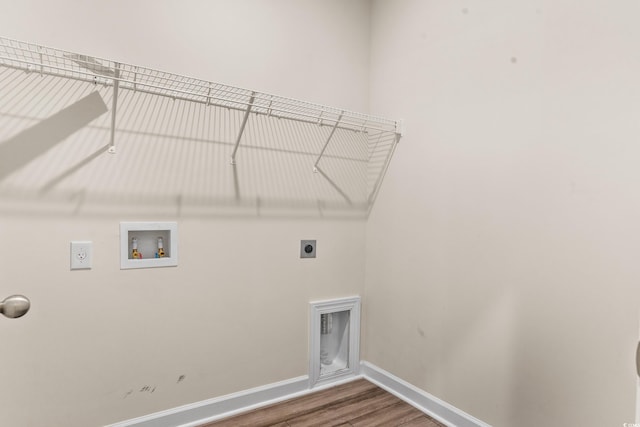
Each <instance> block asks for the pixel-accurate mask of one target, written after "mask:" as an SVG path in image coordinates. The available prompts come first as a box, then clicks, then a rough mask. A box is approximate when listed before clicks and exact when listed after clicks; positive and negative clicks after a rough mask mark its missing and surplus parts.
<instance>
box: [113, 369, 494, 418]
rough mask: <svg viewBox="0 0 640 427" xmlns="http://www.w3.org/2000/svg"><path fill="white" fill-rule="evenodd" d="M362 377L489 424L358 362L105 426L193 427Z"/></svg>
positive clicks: (445, 414) (437, 412)
mask: <svg viewBox="0 0 640 427" xmlns="http://www.w3.org/2000/svg"><path fill="white" fill-rule="evenodd" d="M357 378H365V379H367V380H369V381H371V382H372V383H374V384H376V385H377V386H379V387H381V388H383V389H385V390H387V391H388V392H389V393H391V394H393V395H395V396H397V397H399V398H400V399H402V400H404V401H405V402H407V403H409V404H410V405H412V406H415V407H416V408H418V409H420V410H421V411H423V412H425V413H426V414H429V415H430V416H431V417H433V418H435V419H436V420H438V421H440V422H442V423H444V424H446V425H448V426H451V427H491V426H490V425H489V424H486V423H484V422H482V421H480V420H478V419H476V418H474V417H472V416H471V415H469V414H466V413H464V412H463V411H461V410H459V409H457V408H455V407H453V406H451V405H449V404H448V403H446V402H444V401H442V400H440V399H438V398H437V397H435V396H432V395H430V394H429V393H427V392H425V391H423V390H420V389H419V388H417V387H414V386H413V385H411V384H409V383H407V382H406V381H404V380H401V379H400V378H398V377H396V376H394V375H393V374H391V373H389V372H387V371H385V370H383V369H381V368H378V367H377V366H375V365H373V364H371V363H368V362H364V361H363V362H361V363H360V375H358V376H353V377H350V378H347V379H342V380H339V381H335V382H332V383H328V384H323V385H322V386H318V387H314V388H313V389H310V388H309V377H308V376H306V375H305V376H302V377H297V378H292V379H290V380H285V381H281V382H277V383H273V384H268V385H265V386H261V387H256V388H252V389H249V390H245V391H241V392H238V393H233V394H228V395H226V396H221V397H217V398H214V399H209V400H204V401H202V402H196V403H192V404H189V405H184V406H179V407H177V408H173V409H169V410H166V411H162V412H156V413H154V414H150V415H145V416H143V417H139V418H134V419H131V420H127V421H122V422H119V423H115V424H111V425H108V426H106V427H196V426H198V425H201V424H204V423H207V422H211V421H215V420H219V419H222V418H226V417H230V416H232V415H236V414H238V413H241V412H245V411H250V410H252V409H257V408H260V407H263V406H266V405H271V404H273V403H277V402H281V401H283V400H287V399H291V398H294V397H299V396H303V395H305V394H308V393H312V392H315V391H318V390H322V389H325V388H328V387H333V386H335V385H337V384H342V383H346V382H349V381H353V380H355V379H357Z"/></svg>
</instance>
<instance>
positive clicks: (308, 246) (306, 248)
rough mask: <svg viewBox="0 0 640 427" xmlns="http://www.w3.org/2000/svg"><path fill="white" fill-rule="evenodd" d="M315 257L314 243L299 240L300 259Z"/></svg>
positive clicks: (313, 241)
mask: <svg viewBox="0 0 640 427" xmlns="http://www.w3.org/2000/svg"><path fill="white" fill-rule="evenodd" d="M315 257H316V241H315V240H300V258H315Z"/></svg>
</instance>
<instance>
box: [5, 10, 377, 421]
mask: <svg viewBox="0 0 640 427" xmlns="http://www.w3.org/2000/svg"><path fill="white" fill-rule="evenodd" d="M4 3H5V4H4V5H3V6H4V7H3V9H4V10H5V12H6V13H2V14H1V16H0V28H2V30H1V31H2V35H3V36H6V37H11V38H16V39H21V40H27V41H33V42H36V43H41V44H44V45H49V46H53V47H57V48H61V49H67V50H70V51H77V52H80V53H86V54H89V55H95V56H98V57H106V58H109V59H114V60H120V61H123V62H129V63H133V64H140V65H144V66H148V67H154V68H159V69H163V70H166V71H170V72H175V73H181V74H186V75H191V76H194V77H198V78H203V79H210V80H213V81H220V82H221V83H227V84H233V85H239V86H244V87H247V88H249V89H256V90H261V91H265V92H272V93H276V94H278V95H283V96H290V97H293V98H297V99H303V100H308V101H311V102H317V103H328V104H331V105H335V106H338V107H344V108H348V109H353V110H365V109H366V108H367V103H368V98H367V94H368V86H367V75H368V74H367V72H368V71H367V70H368V54H369V50H368V40H369V4H368V2H365V1H355V2H342V1H324V0H323V1H302V2H301V1H269V2H254V1H236V0H233V1H213V2H211V1H181V2H172V1H137V2H125V1H115V2H102V3H96V2H91V3H87V2H82V1H75V0H73V1H72V0H65V1H60V2H55V4H54V3H51V2H46V1H25V2H20V3H19V4H18V3H16V4H13V3H11V4H9V2H4ZM2 73H3V74H2V76H3V79H2V83H0V87H1V89H0V99H1V100H2V101H1V102H0V103H1V104H2V107H1V111H0V120H1V121H2V126H0V149H4V150H5V151H3V153H7V152H9V153H14V154H16V157H12V158H11V159H8V160H7V158H3V159H2V171H3V172H2V176H0V187H1V188H0V193H1V194H2V196H0V197H1V199H0V237H1V240H2V241H3V242H4V243H3V244H2V245H0V298H4V297H6V296H8V295H11V294H15V293H19V294H24V295H26V296H28V297H29V298H30V299H31V302H32V308H31V311H30V312H29V313H28V314H27V315H26V316H25V317H24V318H21V319H16V320H9V319H5V318H4V317H0V333H1V335H2V340H3V351H2V357H1V358H0V359H1V360H2V366H3V369H4V372H5V374H4V377H3V387H2V389H1V390H0V412H2V414H3V419H4V420H8V421H7V422H9V424H11V425H12V426H16V427H26V426H41V425H59V426H62V425H64V426H69V427H74V426H78V427H80V426H82V427H86V426H100V425H105V424H109V423H113V422H117V421H121V420H126V419H130V418H133V417H137V416H142V415H146V414H149V413H152V412H156V411H161V410H166V409H169V408H172V407H176V406H179V405H183V404H187V403H192V402H197V401H200V400H204V399H209V398H213V397H217V396H221V395H225V394H228V393H232V392H236V391H240V390H245V389H248V388H251V387H256V386H259V385H264V384H269V383H273V382H276V381H280V380H284V379H289V378H294V377H298V376H300V375H305V374H306V373H307V367H308V357H307V351H308V350H307V348H308V342H307V335H308V313H307V310H308V302H309V301H312V300H320V299H328V298H334V297H346V296H351V295H356V294H361V293H362V290H363V285H364V232H365V224H364V220H363V218H362V216H361V215H351V213H350V212H349V211H348V209H347V210H345V211H343V212H342V213H338V214H334V215H330V216H326V215H324V212H323V211H322V210H321V209H317V210H305V211H304V212H302V211H300V210H298V209H297V208H296V206H295V204H294V205H291V206H285V208H283V209H281V210H278V211H274V210H270V211H269V212H265V210H264V209H263V208H262V207H261V205H260V200H255V199H252V200H246V194H247V192H246V191H245V192H243V191H244V190H246V189H247V188H248V187H249V186H250V185H252V186H254V187H255V188H258V189H259V190H260V191H267V192H269V191H271V190H273V191H272V194H278V195H281V196H283V197H286V198H287V199H288V200H290V201H291V200H293V201H295V199H296V193H294V192H292V190H291V189H290V187H289V186H288V185H289V183H288V182H287V181H285V180H278V177H280V176H282V175H278V173H283V171H285V172H287V173H293V172H296V173H297V172H299V170H300V168H299V165H298V164H297V163H295V162H294V161H292V160H291V159H294V160H295V158H297V157H296V156H298V157H299V153H298V155H295V156H294V155H292V158H288V157H284V159H285V161H281V159H282V156H286V155H287V153H286V152H282V151H280V152H277V150H276V151H273V150H272V151H268V150H262V151H259V150H258V151H255V150H254V152H251V151H250V150H248V149H247V150H243V147H241V149H240V151H239V154H238V170H239V171H240V172H238V174H237V175H236V176H235V183H236V186H235V192H234V185H233V181H234V175H233V173H234V172H233V171H234V169H233V167H232V166H230V165H229V163H228V155H229V152H230V150H229V149H230V148H232V145H231V146H229V144H228V143H225V144H219V143H217V142H216V141H215V140H212V141H208V140H206V138H204V137H202V136H203V135H204V133H202V134H200V133H198V134H197V135H196V132H200V131H201V130H198V131H196V130H195V129H202V127H198V126H199V125H198V126H196V124H197V121H198V120H200V118H202V117H204V114H205V113H204V110H197V111H199V112H197V111H196V110H195V109H194V108H195V107H192V106H189V105H188V103H184V102H179V101H175V103H172V102H173V101H171V100H167V99H163V100H156V99H151V98H144V97H140V98H137V99H136V98H135V97H134V96H133V95H131V94H128V95H127V94H124V93H123V94H121V96H122V98H121V99H122V101H123V102H124V104H123V105H126V108H123V109H122V110H120V111H119V113H118V114H119V115H120V116H119V117H118V119H119V124H120V126H122V128H121V129H122V130H121V131H118V132H117V133H116V146H117V147H118V153H117V154H115V155H112V154H108V153H106V152H105V148H106V144H107V143H108V140H109V123H110V113H109V112H108V110H110V108H111V93H112V90H111V88H109V87H102V86H100V85H98V86H96V87H95V88H93V87H90V86H89V87H87V85H86V84H85V83H79V82H66V83H64V82H60V81H54V80H52V79H51V78H50V77H46V76H45V77H40V76H38V75H35V74H31V75H25V73H22V72H19V73H18V72H16V71H6V70H4V71H2ZM135 96H138V95H135ZM127 97H129V98H127ZM198 108H199V107H198ZM78 109H80V110H81V112H82V113H83V114H78V111H77V110H78ZM142 112H144V114H142ZM200 114H203V115H200ZM87 122H88V124H87ZM211 123H213V122H211ZM134 125H135V126H134ZM211 129H213V130H211V132H213V133H216V132H218V130H217V129H214V125H213V124H212V125H211ZM207 131H208V130H207ZM202 132H205V131H204V130H203V131H202ZM220 132H222V134H223V136H225V135H224V130H223V131H220ZM185 135H186V137H185ZM228 136H229V135H226V136H225V138H226V137H228ZM229 138H231V137H229ZM229 138H227V139H229ZM30 141H37V142H38V144H37V145H34V144H31V143H30ZM227 142H228V141H227ZM298 142H299V143H300V144H304V143H305V141H304V140H303V141H298ZM274 153H275V154H274ZM222 155H224V160H220V156H222ZM306 157H308V156H306ZM12 159H13V160H12ZM252 159H253V160H256V162H255V163H253V166H254V167H255V169H251V165H252V163H251V160H252ZM207 162H211V163H207ZM278 162H279V163H278ZM274 163H275V164H277V166H278V168H274V169H273V173H270V172H268V171H267V172H265V168H268V167H269V166H271V165H272V164H274ZM312 163H313V159H311V164H310V167H309V168H306V169H305V171H306V172H307V173H308V174H310V175H313V172H312V171H311V166H312ZM207 164H208V165H209V166H207ZM287 168H288V169H287ZM196 171H197V173H195V172H196ZM258 171H260V174H262V173H266V175H265V176H271V177H274V178H273V180H272V181H269V180H265V179H260V175H258ZM5 172H6V173H5ZM123 177H131V178H130V179H129V178H127V179H123ZM18 178H19V179H18ZM238 178H239V182H238ZM153 179H156V180H157V185H155V186H151V185H148V184H149V182H150V181H151V180H153ZM243 179H244V180H243ZM317 179H322V178H321V177H318V178H317ZM249 180H251V182H250V183H249V182H248V181H249ZM143 182H144V183H146V184H145V185H144V186H143V185H141V183H143ZM223 187H224V188H223ZM63 188H66V189H67V190H68V191H67V190H64V191H61V189H63ZM72 188H74V189H73V190H72ZM150 188H153V190H154V194H153V195H152V196H150V195H149V194H145V189H150ZM162 188H167V192H166V194H164V193H163V192H162V191H160V190H159V189H162ZM252 188H253V187H252ZM22 189H24V191H22ZM178 189H179V191H178ZM223 190H224V191H227V192H229V194H231V197H227V196H228V194H227V193H225V194H221V192H223ZM181 191H183V192H185V193H186V194H188V195H189V197H191V200H192V201H196V202H197V201H198V200H200V201H201V202H202V203H200V204H198V203H195V204H192V205H191V206H190V207H189V208H188V209H187V208H186V207H185V206H184V204H183V201H184V199H183V196H184V194H185V193H181ZM256 191H257V190H256ZM107 193H108V194H110V196H109V197H105V196H104V195H105V194H107ZM221 196H224V197H223V198H225V200H227V202H228V203H227V204H225V205H221V204H218V202H219V201H220V200H221ZM236 202H237V203H236ZM245 202H246V203H245ZM145 220H146V221H157V220H160V221H177V223H178V233H179V242H178V245H179V260H178V266H177V267H170V268H161V269H141V270H120V262H119V259H120V252H119V238H120V236H119V222H120V221H145ZM301 239H316V240H317V242H318V247H317V258H315V259H311V260H301V259H299V251H300V248H299V242H300V240H301ZM72 240H90V241H92V242H93V268H92V269H91V270H78V271H70V269H69V244H70V242H71V241H72ZM34 408H37V410H35V409H34Z"/></svg>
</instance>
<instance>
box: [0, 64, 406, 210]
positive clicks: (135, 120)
mask: <svg viewBox="0 0 640 427" xmlns="http://www.w3.org/2000/svg"><path fill="white" fill-rule="evenodd" d="M112 96H113V89H112V88H110V87H107V86H102V85H100V84H93V83H88V82H83V81H76V80H72V79H65V78H61V77H56V76H51V75H39V74H37V73H25V72H24V71H21V70H18V69H14V68H4V67H0V198H1V199H2V202H1V203H0V210H2V211H15V212H18V213H31V212H35V213H38V212H43V211H46V213H48V214H49V213H52V212H60V213H83V214H85V213H87V214H108V213H110V211H112V212H114V213H117V214H119V215H122V214H123V213H136V212H148V211H149V210H151V211H153V212H154V213H156V214H157V215H158V214H159V215H162V214H166V215H171V216H175V215H180V216H189V215H196V216H209V215H211V216H221V215H222V216H224V215H233V216H236V215H238V214H241V215H247V216H256V215H258V216H260V215H274V216H280V215H285V216H291V215H303V216H332V215H337V216H340V217H343V216H349V217H351V216H353V217H364V216H366V215H367V214H368V211H369V208H370V206H371V203H372V201H373V198H374V196H375V191H374V190H375V188H377V186H378V184H379V182H380V179H381V176H382V174H383V172H384V170H383V169H384V165H385V164H386V161H387V160H388V158H389V156H390V155H391V154H390V153H391V148H392V146H393V145H394V142H395V141H394V140H390V139H388V138H387V137H386V136H385V137H384V138H383V137H381V136H380V135H372V134H369V133H367V132H356V131H353V130H348V129H336V131H335V133H332V130H333V126H331V125H329V124H325V125H322V124H310V123H303V122H296V121H291V120H286V119H275V118H273V117H267V116H264V115H254V114H250V115H249V118H248V120H247V123H246V127H244V131H243V132H241V130H242V121H243V118H244V112H242V111H237V110H233V109H228V108H224V107H219V106H207V105H204V104H198V103H192V102H188V101H184V100H178V99H175V100H174V99H172V98H168V97H163V96H158V95H154V94H149V93H142V92H136V91H131V90H128V91H121V92H120V94H119V97H118V99H117V100H118V107H117V114H116V117H115V123H116V127H115V132H114V136H115V146H116V149H117V150H116V151H117V153H116V154H111V153H108V150H107V149H108V147H109V142H110V138H111V119H112V117H111V116H112V115H111V112H110V111H109V108H108V107H107V106H108V105H111V103H112ZM239 134H241V135H242V137H241V141H240V145H239V149H238V151H237V156H236V164H235V165H231V164H230V156H231V154H232V152H233V150H234V147H235V143H236V140H237V138H238V135H239ZM330 137H331V140H330V143H329V144H328V145H327V147H326V150H325V151H324V152H323V147H324V145H325V142H326V141H327V140H328V139H329V138H330ZM321 152H323V154H322V158H321V160H320V162H319V163H318V164H317V166H318V168H317V169H318V170H316V171H315V172H314V165H315V164H316V161H317V159H318V157H319V155H320V153H321Z"/></svg>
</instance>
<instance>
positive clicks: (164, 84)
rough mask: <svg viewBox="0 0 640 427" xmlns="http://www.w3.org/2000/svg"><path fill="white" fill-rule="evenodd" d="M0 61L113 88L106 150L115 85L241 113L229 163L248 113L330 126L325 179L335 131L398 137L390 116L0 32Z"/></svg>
mask: <svg viewBox="0 0 640 427" xmlns="http://www.w3.org/2000/svg"><path fill="white" fill-rule="evenodd" d="M0 66H2V67H8V68H13V69H18V70H22V71H24V72H26V73H39V74H41V75H47V76H56V77H61V78H67V79H73V80H79V81H83V82H88V83H93V84H96V85H103V86H105V87H111V88H113V98H112V109H111V140H110V149H109V151H110V152H112V153H115V148H116V147H115V127H116V110H117V106H118V92H119V91H121V90H129V91H134V92H140V93H144V94H151V95H156V96H162V97H168V98H171V99H174V100H182V101H188V102H193V103H198V104H203V105H206V106H214V107H221V108H226V109H230V110H235V111H240V112H242V113H241V114H243V120H242V123H241V126H240V127H239V130H238V133H237V137H236V139H235V146H234V149H233V153H232V154H231V164H235V161H236V152H237V150H238V148H239V145H240V142H241V139H242V135H243V132H244V129H245V125H246V123H247V120H248V118H249V116H250V114H255V115H259V116H266V117H274V118H277V119H285V120H291V121H296V122H303V123H309V124H317V125H320V126H329V127H331V129H332V130H331V133H330V135H329V137H328V138H327V139H326V140H325V141H324V146H323V148H322V150H321V151H320V153H319V155H318V157H317V160H316V162H315V164H314V171H315V172H320V173H321V174H322V175H323V176H325V177H326V178H327V179H328V180H329V182H332V181H331V180H330V178H329V177H328V176H326V175H325V174H324V172H323V171H322V169H320V166H319V162H320V160H321V159H322V157H323V155H324V154H325V151H326V149H327V146H328V145H329V143H330V141H331V139H332V137H333V134H334V132H335V131H336V130H338V129H340V130H346V131H351V132H358V133H360V132H364V133H365V134H367V135H368V137H369V138H371V139H372V140H373V139H376V140H379V139H380V136H381V135H382V136H383V137H384V138H383V139H392V140H393V141H395V142H394V145H395V143H397V142H398V141H399V139H400V136H401V123H400V122H399V121H396V120H389V119H385V118H381V117H376V116H372V115H368V114H362V113H356V112H351V111H346V110H341V109H338V108H334V107H328V106H323V105H319V104H314V103H310V102H305V101H299V100H295V99H291V98H286V97H282V96H277V95H271V94H266V93H261V92H258V91H253V90H249V89H242V88H238V87H233V86H229V85H224V84H220V83H214V82H210V81H206V80H201V79H197V78H193V77H187V76H182V75H178V74H173V73H168V72H164V71H159V70H154V69H151V68H147V67H142V66H136V65H130V64H124V63H121V62H117V61H114V60H109V59H103V58H96V57H93V56H88V55H84V54H78V53H74V52H69V51H64V50H60V49H55V48H50V47H45V46H41V45H37V44H33V43H29V42H24V41H18V40H13V39H9V38H4V37H0ZM394 148H395V147H394ZM391 155H392V152H390V153H389V155H388V156H387V158H386V161H385V164H384V165H383V168H382V169H381V171H380V172H381V174H380V176H379V180H381V179H382V175H384V171H386V167H387V166H388V162H389V161H390V159H391ZM378 185H379V182H378V183H376V186H375V187H376V188H375V189H374V193H375V192H376V191H375V190H377V187H378ZM338 191H339V189H338ZM372 196H375V194H372Z"/></svg>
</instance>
